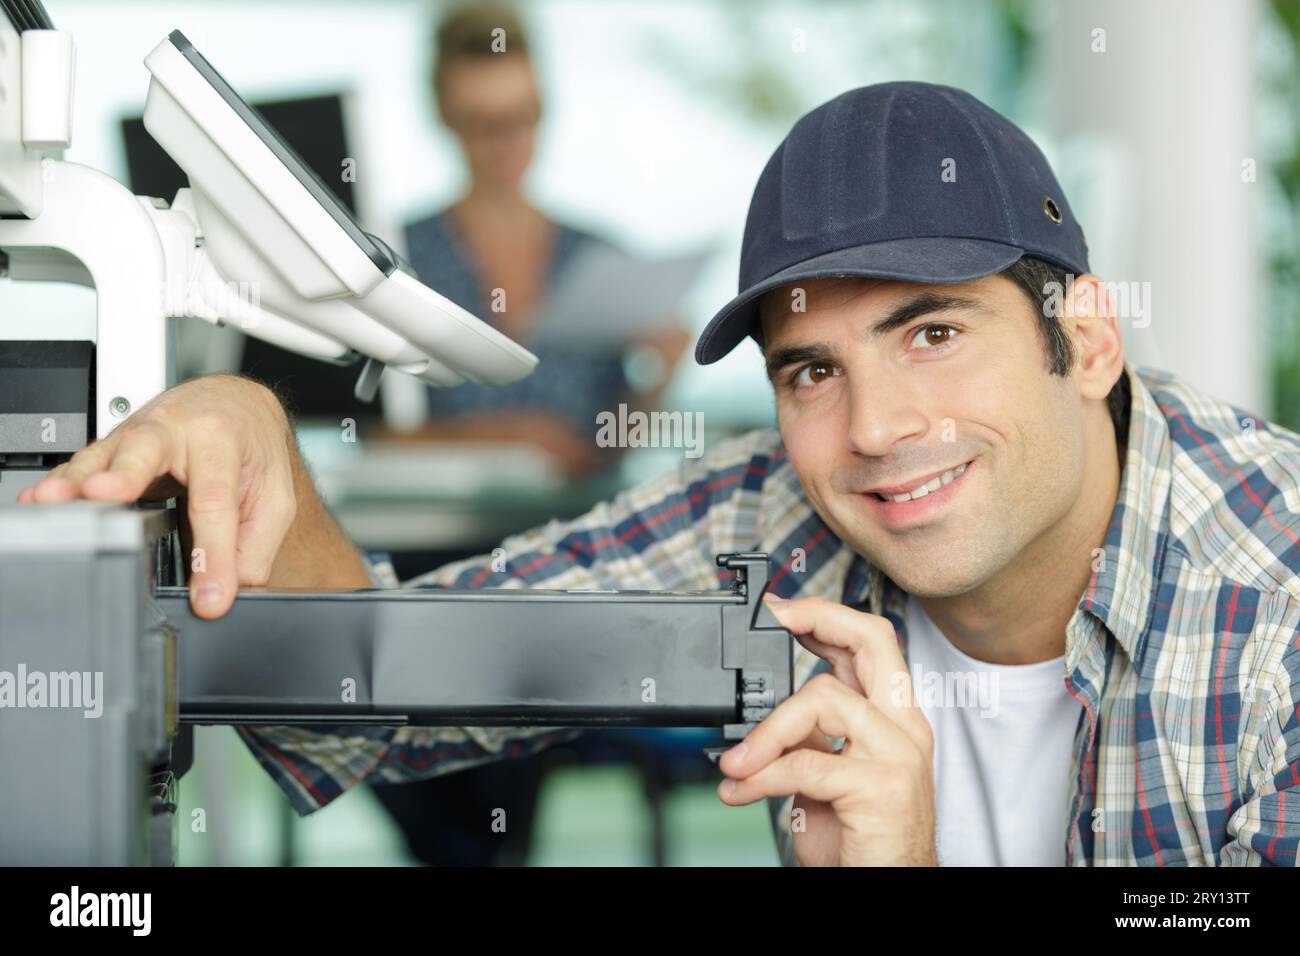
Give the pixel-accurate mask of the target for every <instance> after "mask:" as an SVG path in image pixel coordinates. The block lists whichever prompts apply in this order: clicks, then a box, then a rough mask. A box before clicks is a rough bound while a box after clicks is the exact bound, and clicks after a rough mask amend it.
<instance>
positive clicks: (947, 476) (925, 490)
mask: <svg viewBox="0 0 1300 956" xmlns="http://www.w3.org/2000/svg"><path fill="white" fill-rule="evenodd" d="M967 464H969V462H967ZM965 470H966V465H965V464H962V465H958V466H957V467H956V468H952V469H949V470H948V471H945V472H944V473H943V474H942V475H940V476H939V477H938V478H931V479H930V480H929V481H927V482H926V483H925V484H923V485H921V486H920V487H919V488H913V489H912V490H911V491H908V492H905V493H903V494H901V495H882V494H880V493H879V492H872V494H874V495H875V496H876V497H877V498H879V499H880V500H881V501H911V500H912V499H913V498H924V497H925V496H926V495H928V494H929V493H930V492H932V491H938V490H939V488H940V486H942V485H946V484H948V483H949V482H951V481H952V480H953V479H954V478H956V477H957V476H958V475H960V474H961V473H962V472H963V471H965Z"/></svg>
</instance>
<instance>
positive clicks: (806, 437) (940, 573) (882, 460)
mask: <svg viewBox="0 0 1300 956" xmlns="http://www.w3.org/2000/svg"><path fill="white" fill-rule="evenodd" d="M799 290H802V301H800V291H799ZM800 306H802V307H803V311H798V310H799V308H800ZM761 320H762V326H763V341H764V345H765V348H764V355H765V357H766V360H767V364H768V374H769V376H770V377H771V379H772V383H773V387H774V389H775V393H776V404H777V415H778V420H779V424H780V429H781V435H782V438H783V439H784V441H785V446H786V449H787V451H788V453H789V456H790V461H791V464H792V465H793V466H794V469H795V472H796V473H797V474H798V476H799V478H800V480H801V482H802V483H803V487H804V489H805V491H806V492H807V494H808V496H809V499H810V500H811V501H812V503H813V506H814V507H815V508H816V509H817V511H818V513H819V514H820V515H821V516H822V518H823V519H824V520H825V521H826V523H827V524H828V525H829V526H830V527H831V529H832V530H833V531H835V532H836V534H838V535H839V537H840V538H841V540H843V541H845V542H846V543H848V544H849V545H850V546H851V547H852V548H853V549H854V550H855V551H856V552H857V553H859V554H861V555H863V556H864V557H865V558H867V559H868V560H869V561H871V562H872V563H873V564H874V565H875V566H877V567H879V568H880V569H881V570H882V571H884V572H885V573H886V574H887V575H888V576H889V577H890V578H891V579H893V580H894V581H895V582H896V583H897V584H898V585H899V586H900V587H902V588H903V589H904V590H905V591H908V592H910V593H913V594H916V595H917V596H918V597H948V596H953V595H957V594H962V593H965V592H967V591H969V590H971V589H973V588H976V587H978V586H980V585H981V584H983V583H985V582H987V581H989V580H990V579H991V578H993V577H994V576H995V575H996V574H998V572H999V571H1001V570H1003V569H1004V568H1007V567H1008V566H1009V565H1010V564H1011V563H1012V562H1013V561H1014V560H1015V559H1016V558H1017V556H1018V555H1020V554H1021V552H1022V551H1024V550H1025V549H1026V548H1027V547H1028V546H1030V545H1031V544H1032V543H1033V542H1034V541H1035V539H1037V538H1038V537H1039V536H1040V535H1044V534H1045V533H1047V532H1048V531H1049V530H1050V529H1052V528H1053V527H1054V526H1056V525H1057V524H1058V523H1059V522H1061V521H1062V520H1063V519H1064V518H1065V516H1066V515H1067V513H1068V512H1069V510H1070V508H1071V506H1072V504H1074V503H1075V502H1076V501H1078V500H1079V497H1080V489H1081V487H1082V484H1083V476H1084V463H1085V440H1084V434H1085V432H1084V400H1083V399H1082V398H1081V396H1080V394H1079V391H1078V389H1077V388H1076V387H1075V383H1074V381H1073V379H1072V378H1071V377H1070V376H1064V377H1060V376H1054V375H1051V374H1050V373H1049V371H1048V359H1047V353H1046V351H1045V347H1044V343H1043V338H1042V335H1041V333H1040V332H1039V330H1038V321H1039V319H1038V316H1037V315H1036V314H1035V311H1034V308H1033V306H1032V305H1031V304H1030V303H1029V300H1028V299H1027V298H1026V297H1025V295H1024V293H1023V292H1022V291H1021V290H1020V289H1019V288H1017V287H1016V286H1015V285H1014V284H1013V283H1011V282H1010V281H1008V280H1006V279H1003V278H1001V277H997V276H994V277H989V278H986V279H981V280H979V281H976V282H970V283H965V284H962V285H947V286H937V285H915V284H911V283H903V282H890V281H879V280H864V279H818V280H809V281H806V282H802V283H797V284H792V285H790V286H785V287H782V288H780V289H776V290H774V291H772V292H769V293H768V294H767V295H766V296H765V297H764V299H763V302H762V308H761ZM962 466H965V470H964V472H962V473H961V474H956V475H954V472H953V469H959V468H961V467H962ZM945 473H946V474H945ZM936 478H937V479H938V482H939V483H938V485H937V487H936V486H935V483H934V479H936ZM921 485H927V486H928V487H929V488H930V489H931V490H930V491H929V492H928V494H925V495H923V496H916V494H915V489H918V486H921ZM873 491H874V492H878V493H873ZM908 492H912V493H913V495H912V496H911V497H909V498H908V499H907V500H903V501H900V500H894V499H895V498H897V496H899V495H903V494H906V493H908ZM879 493H886V494H888V495H889V496H890V498H891V500H888V501H885V500H882V499H881V497H880V494H879Z"/></svg>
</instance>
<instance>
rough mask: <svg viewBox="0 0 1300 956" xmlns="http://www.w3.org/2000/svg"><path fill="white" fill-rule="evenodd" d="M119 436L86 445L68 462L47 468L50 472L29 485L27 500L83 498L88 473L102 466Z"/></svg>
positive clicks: (110, 454) (111, 436) (49, 502)
mask: <svg viewBox="0 0 1300 956" xmlns="http://www.w3.org/2000/svg"><path fill="white" fill-rule="evenodd" d="M118 441H120V438H119V437H118V436H117V435H116V434H114V435H109V436H108V437H107V438H105V439H104V440H103V441H97V442H95V444H93V445H87V446H86V447H85V448H83V449H81V451H79V452H77V453H76V454H75V455H73V456H72V458H70V459H69V460H68V461H65V462H64V463H63V464H61V465H56V466H55V467H54V468H52V469H50V473H49V474H48V475H46V476H45V477H44V478H42V479H41V480H40V481H38V482H37V483H36V484H34V485H32V487H31V488H30V489H25V490H27V491H29V492H30V494H29V495H28V496H27V499H26V500H27V501H30V502H33V503H36V504H56V503H58V502H60V501H72V500H73V499H74V498H81V497H85V495H84V489H83V488H82V482H83V481H84V480H85V478H86V476H87V475H92V474H94V473H95V472H97V471H99V470H100V469H101V468H103V467H104V465H105V463H106V462H107V461H108V460H109V458H110V457H111V456H112V454H113V449H114V448H116V447H117V443H118Z"/></svg>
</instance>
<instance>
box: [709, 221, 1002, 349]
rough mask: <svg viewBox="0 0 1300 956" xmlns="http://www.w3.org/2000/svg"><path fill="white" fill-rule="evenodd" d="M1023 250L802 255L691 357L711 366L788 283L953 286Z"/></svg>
mask: <svg viewBox="0 0 1300 956" xmlns="http://www.w3.org/2000/svg"><path fill="white" fill-rule="evenodd" d="M1024 254H1025V252H1024V250H1023V249H1020V248H1017V247H1016V246H1010V245H1007V244H1006V243H1001V242H992V241H989V240H987V239H953V238H926V239H893V240H890V241H889V242H874V243H872V244H870V245H867V246H854V247H853V248H851V249H837V250H835V251H834V252H828V253H825V254H824V255H820V256H816V257H815V258H812V259H806V260H804V261H803V262H800V263H797V264H795V265H793V266H790V267H789V268H787V269H783V270H781V271H780V272H778V273H777V274H776V275H774V276H771V277H770V278H767V279H764V280H763V281H762V282H759V283H757V284H756V285H753V286H750V287H749V288H748V289H746V290H745V291H743V292H741V293H740V295H738V296H736V297H735V298H734V299H732V300H731V301H730V302H728V303H727V304H726V305H725V306H723V307H722V309H721V310H720V311H719V312H718V314H717V315H715V316H714V317H713V318H712V319H711V320H710V321H709V324H708V325H707V326H705V327H704V331H703V332H701V333H700V338H699V341H698V342H696V343H695V361H697V362H699V363H700V364H701V365H709V364H711V363H713V362H716V361H718V359H720V358H722V357H723V356H725V355H726V354H727V353H728V352H730V351H731V350H732V349H734V348H735V347H736V346H737V345H739V344H740V343H741V342H743V341H744V339H745V336H747V335H749V334H750V333H751V332H753V331H754V329H755V328H756V327H757V323H758V302H759V299H760V298H762V296H763V293H765V292H769V291H771V290H772V289H776V288H778V287H780V286H783V285H785V284H786V283H789V282H802V281H805V280H808V279H825V278H830V277H832V276H857V277H862V278H869V279H897V280H899V281H903V282H927V283H935V284H937V285H951V284H953V283H956V282H971V281H973V280H975V279H982V278H984V277H985V276H989V275H993V274H994V273H995V272H1001V271H1002V270H1003V269H1005V268H1007V266H1009V265H1011V264H1012V263H1014V262H1015V261H1016V260H1018V259H1019V258H1020V257H1021V256H1023V255H1024Z"/></svg>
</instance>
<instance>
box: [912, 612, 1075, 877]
mask: <svg viewBox="0 0 1300 956" xmlns="http://www.w3.org/2000/svg"><path fill="white" fill-rule="evenodd" d="M907 637H908V641H907V657H908V670H909V671H910V672H911V675H912V687H913V689H914V691H915V693H916V695H917V700H918V702H919V703H920V704H921V709H922V710H923V711H924V713H925V716H926V719H927V720H929V721H930V727H931V728H932V729H933V731H934V747H935V750H934V784H935V813H936V820H937V825H938V834H937V840H938V851H939V863H940V865H942V866H1062V865H1064V863H1065V835H1066V830H1067V824H1066V817H1067V816H1068V814H1069V805H1068V801H1069V793H1070V763H1071V757H1072V753H1073V749H1074V734H1075V728H1076V726H1077V724H1078V721H1079V715H1080V713H1081V712H1082V710H1083V705H1082V704H1080V703H1079V701H1078V700H1076V699H1075V698H1074V697H1072V696H1071V695H1070V692H1069V691H1068V690H1066V688H1065V662H1064V661H1065V659H1064V656H1062V657H1058V658H1055V659H1054V660H1050V661H1041V662H1039V663H1037V664H1019V665H1010V664H987V663H985V662H983V661H977V660H975V659H974V658H971V657H968V656H967V655H965V654H963V653H962V652H961V651H960V650H958V649H957V648H956V647H954V646H953V644H952V642H951V641H949V640H948V638H947V637H945V636H944V634H943V632H942V631H940V630H939V629H938V628H937V627H936V626H935V624H934V622H933V621H931V620H930V618H929V617H928V616H927V615H926V613H925V611H924V610H922V608H921V605H920V604H919V603H918V602H917V600H916V599H915V598H914V597H909V598H908V607H907Z"/></svg>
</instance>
